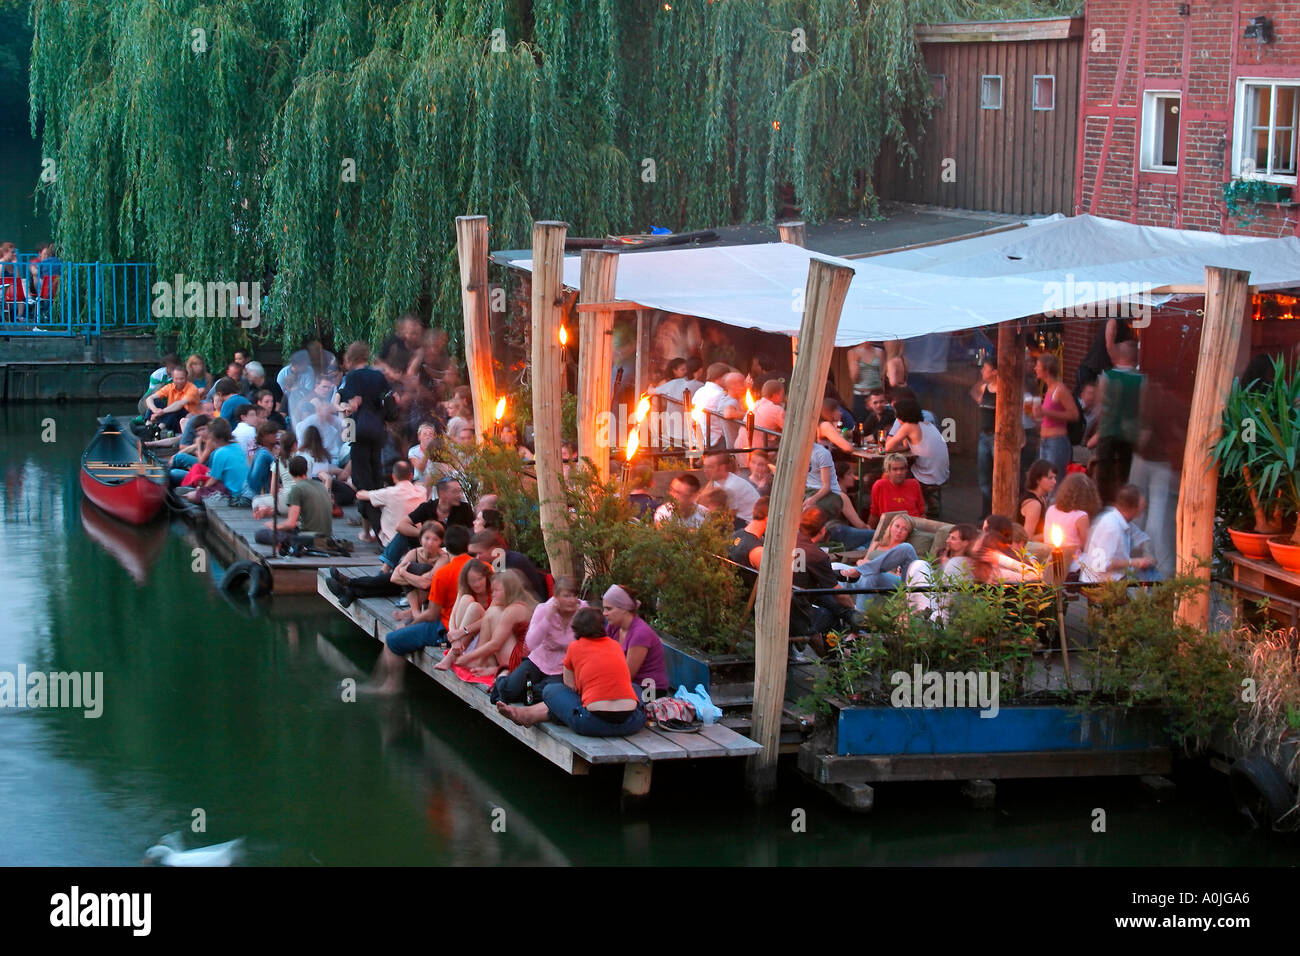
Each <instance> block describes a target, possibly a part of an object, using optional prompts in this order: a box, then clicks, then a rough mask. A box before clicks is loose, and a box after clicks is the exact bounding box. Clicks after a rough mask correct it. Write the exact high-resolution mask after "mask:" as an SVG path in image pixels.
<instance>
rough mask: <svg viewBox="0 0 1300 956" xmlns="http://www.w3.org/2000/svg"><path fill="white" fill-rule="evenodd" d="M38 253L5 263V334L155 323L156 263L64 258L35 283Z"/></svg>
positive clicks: (0, 313) (1, 291) (1, 276)
mask: <svg viewBox="0 0 1300 956" xmlns="http://www.w3.org/2000/svg"><path fill="white" fill-rule="evenodd" d="M34 258H35V257H34V256H32V255H20V256H18V258H17V262H16V263H0V335H18V336H59V335H62V336H71V335H100V334H102V333H104V332H115V331H130V330H139V331H142V332H143V331H147V330H149V329H152V328H153V327H154V324H155V322H154V317H153V313H152V311H151V308H150V306H151V305H152V301H153V300H152V296H151V295H150V289H151V287H152V286H153V270H154V267H153V264H152V263H148V262H63V263H61V264H60V266H59V271H58V273H57V274H51V275H48V276H43V277H40V278H39V279H38V280H37V281H36V282H33V281H32V278H31V270H30V264H31V261H32V259H34Z"/></svg>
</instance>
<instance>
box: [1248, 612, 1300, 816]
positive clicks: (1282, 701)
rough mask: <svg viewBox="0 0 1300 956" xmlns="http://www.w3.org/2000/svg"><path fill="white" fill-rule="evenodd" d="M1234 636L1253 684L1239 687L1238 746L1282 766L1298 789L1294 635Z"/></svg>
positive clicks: (1298, 683)
mask: <svg viewBox="0 0 1300 956" xmlns="http://www.w3.org/2000/svg"><path fill="white" fill-rule="evenodd" d="M1233 637H1234V638H1236V639H1237V640H1238V641H1239V642H1240V646H1241V647H1243V648H1244V657H1245V673H1244V674H1243V675H1242V677H1243V678H1249V679H1250V681H1251V682H1253V686H1251V685H1250V684H1246V682H1245V681H1244V680H1243V681H1240V682H1239V683H1238V691H1239V692H1240V693H1241V694H1242V695H1243V696H1244V697H1245V698H1246V703H1247V707H1246V709H1245V710H1244V711H1243V712H1242V714H1241V715H1240V718H1239V719H1238V720H1237V723H1236V726H1235V727H1234V728H1233V732H1234V735H1235V736H1236V739H1237V744H1238V746H1239V747H1240V748H1241V750H1242V751H1243V752H1245V753H1251V752H1258V753H1261V754H1263V755H1264V756H1265V757H1267V758H1268V759H1270V760H1272V761H1273V762H1274V763H1276V764H1277V765H1278V766H1279V767H1281V768H1283V772H1284V773H1286V775H1287V777H1288V779H1290V781H1291V783H1292V784H1293V785H1295V786H1300V749H1297V748H1296V747H1295V746H1294V742H1295V740H1296V737H1297V735H1300V680H1297V677H1298V676H1300V674H1298V673H1297V669H1296V668H1297V648H1296V636H1295V634H1294V632H1291V633H1288V632H1287V630H1286V629H1281V628H1279V629H1277V630H1273V631H1265V632H1262V633H1261V632H1258V631H1255V630H1252V629H1250V628H1241V629H1239V630H1238V631H1236V632H1235V633H1234V635H1233ZM1246 687H1250V693H1249V694H1247V693H1246ZM1297 799H1298V800H1300V797H1298V798H1297ZM1298 806H1300V804H1298ZM1293 819H1294V818H1293ZM1296 825H1300V821H1296Z"/></svg>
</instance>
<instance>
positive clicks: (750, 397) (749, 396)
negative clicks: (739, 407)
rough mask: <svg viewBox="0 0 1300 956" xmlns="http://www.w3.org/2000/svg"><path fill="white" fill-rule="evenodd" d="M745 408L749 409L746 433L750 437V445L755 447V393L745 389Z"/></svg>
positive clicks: (746, 416) (746, 419)
mask: <svg viewBox="0 0 1300 956" xmlns="http://www.w3.org/2000/svg"><path fill="white" fill-rule="evenodd" d="M745 408H747V409H749V411H748V412H747V413H746V414H745V434H746V435H747V436H748V438H749V447H750V448H753V447H754V393H753V392H751V391H750V390H749V389H745Z"/></svg>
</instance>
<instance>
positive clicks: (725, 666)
mask: <svg viewBox="0 0 1300 956" xmlns="http://www.w3.org/2000/svg"><path fill="white" fill-rule="evenodd" d="M659 638H660V640H662V641H663V644H664V663H665V664H666V665H667V666H668V682H669V683H670V684H672V686H674V687H676V686H677V685H679V684H685V685H686V686H687V687H688V688H689V689H691V690H694V689H695V685H696V684H703V685H704V689H705V690H712V688H713V686H714V685H716V684H744V683H753V681H754V658H752V657H744V656H741V655H740V654H705V653H704V652H703V651H698V650H696V649H694V648H688V647H685V646H683V645H682V644H681V643H679V642H678V641H677V640H676V639H675V638H673V637H670V636H669V635H667V634H662V633H661V634H660V635H659Z"/></svg>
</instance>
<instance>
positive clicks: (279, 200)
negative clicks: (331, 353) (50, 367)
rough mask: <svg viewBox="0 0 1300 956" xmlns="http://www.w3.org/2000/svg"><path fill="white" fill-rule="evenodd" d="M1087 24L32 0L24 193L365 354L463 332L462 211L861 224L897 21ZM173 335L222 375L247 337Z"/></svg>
mask: <svg viewBox="0 0 1300 956" xmlns="http://www.w3.org/2000/svg"><path fill="white" fill-rule="evenodd" d="M1075 6H1077V3H1060V2H1041V3H1031V2H1024V0H1021V2H1011V3H1001V4H996V3H992V4H991V3H978V2H971V0H890V2H881V0H873V2H866V3H827V2H823V0H774V2H771V3H739V2H731V0H728V2H708V0H677V2H675V3H673V4H671V9H670V10H665V9H664V7H665V5H664V4H660V3H629V2H620V0H444V2H442V3H439V4H436V5H434V4H430V3H427V2H422V0H284V2H282V3H268V2H266V0H207V2H200V0H117V2H113V3H85V2H77V0H34V2H33V3H32V23H33V25H34V31H35V39H34V43H33V47H32V58H31V118H32V123H33V129H36V128H37V127H38V126H41V125H42V124H43V135H44V144H43V155H45V156H48V157H53V158H55V159H56V161H57V164H58V169H59V175H58V177H57V179H56V181H55V182H53V183H50V184H42V185H41V187H40V188H39V190H38V195H39V196H40V198H41V199H42V200H43V201H45V202H48V203H49V206H50V215H51V219H52V221H53V222H54V224H55V230H56V238H57V241H58V242H59V244H60V245H61V247H62V248H63V250H64V251H65V254H66V255H67V256H69V257H72V258H104V259H115V260H119V261H120V260H127V259H134V260H144V261H151V262H154V263H155V264H156V265H157V267H158V271H159V274H160V275H164V276H170V275H173V274H175V273H182V274H184V275H185V276H186V277H187V279H197V280H199V281H256V280H261V279H263V278H265V277H271V276H273V278H274V281H273V284H272V285H271V286H270V287H269V288H264V289H263V292H264V293H265V294H266V295H265V299H264V302H263V310H262V315H263V323H264V325H265V326H266V328H265V329H263V331H264V332H269V333H270V334H272V335H273V336H276V337H278V338H279V339H280V340H281V341H282V342H283V343H284V344H286V345H293V346H296V344H297V342H298V340H299V339H300V338H302V337H303V336H305V335H315V334H321V335H323V336H324V337H325V339H326V341H327V342H328V341H331V340H332V341H333V342H334V343H336V344H337V343H339V342H344V341H348V340H350V339H354V338H360V339H368V340H370V341H371V342H372V343H373V342H375V341H376V340H377V339H378V338H379V337H380V335H381V334H382V332H383V330H384V329H385V328H386V326H387V324H388V322H389V321H390V320H391V319H392V318H393V317H395V316H396V315H397V314H398V313H399V312H401V311H403V310H406V309H408V308H411V307H421V308H423V309H424V310H425V311H426V312H428V313H431V314H432V316H433V319H434V321H435V323H437V324H440V325H442V326H444V327H446V328H448V329H449V330H452V329H454V328H455V327H457V326H458V325H459V315H460V312H459V276H458V273H457V269H456V259H455V249H454V241H455V240H454V232H453V228H452V220H453V218H454V217H455V216H457V215H462V214H466V213H481V214H484V215H487V216H488V217H489V220H490V222H491V224H492V244H493V246H494V247H496V248H509V247H518V246H521V245H524V244H526V243H527V242H528V241H529V230H530V227H531V222H532V220H534V219H563V220H566V221H568V222H569V223H571V227H572V232H573V233H575V234H583V235H601V234H604V233H607V232H625V231H629V230H644V229H646V228H647V227H648V226H649V225H651V224H657V225H664V226H668V227H671V228H673V229H678V230H682V229H693V228H701V227H706V226H715V225H720V224H725V223H732V222H737V221H754V220H758V219H771V218H772V217H773V216H774V215H775V214H776V212H777V207H776V197H777V195H778V194H779V192H780V191H781V190H782V189H783V188H784V187H785V186H786V185H787V184H788V185H789V186H791V187H792V188H793V194H794V201H795V202H796V203H798V204H799V205H800V206H802V209H803V215H804V217H805V218H806V219H809V220H812V221H816V220H818V219H820V218H822V217H824V216H828V215H832V214H843V213H870V212H871V211H873V210H874V209H875V204H876V196H875V193H874V190H873V188H872V185H871V177H872V171H873V168H874V165H875V162H876V159H877V157H878V156H879V154H880V151H881V149H882V146H884V145H886V144H888V143H892V145H893V146H894V147H895V149H896V151H897V152H899V154H900V155H902V156H904V157H908V156H910V155H911V152H910V147H909V145H908V141H909V138H910V136H909V132H910V131H909V130H906V129H904V126H903V117H905V116H909V117H910V116H913V115H917V114H922V115H923V114H924V112H925V109H926V104H927V102H928V92H927V90H928V84H927V82H926V78H925V69H924V63H923V62H922V59H921V57H920V54H919V50H918V47H917V44H916V42H915V39H914V34H913V32H912V29H911V27H912V24H914V23H917V22H926V21H936V20H943V19H948V18H954V17H955V18H973V17H988V16H998V15H1003V14H1010V15H1024V14H1038V15H1043V14H1052V13H1058V12H1062V11H1064V10H1068V9H1071V8H1073V7H1075ZM796 30H800V31H803V34H802V43H803V44H805V45H806V48H796V47H798V46H799V44H796V43H795V32H794V31H796ZM195 31H203V33H202V34H201V35H200V34H197V33H196V32H195ZM494 31H502V32H499V33H494ZM2 65H3V60H2V59H0V67H2ZM774 123H777V124H779V127H780V128H779V129H777V128H775V127H774ZM646 160H652V161H653V163H654V176H650V175H649V167H648V165H647V164H646V162H645V161H646ZM349 164H354V165H352V166H351V167H350V166H349ZM349 168H351V169H354V172H355V175H349ZM161 331H162V332H163V333H164V334H166V333H176V334H178V335H179V337H180V342H179V345H180V347H181V348H182V349H184V350H186V351H189V350H196V351H201V352H206V353H207V354H208V355H209V356H210V357H215V356H217V355H225V354H227V353H228V351H229V349H230V348H231V347H232V345H233V344H234V342H235V341H236V340H237V339H238V337H239V335H240V330H239V328H238V325H237V323H234V322H232V321H230V320H202V321H193V320H191V321H185V320H177V319H167V320H163V322H162V329H161Z"/></svg>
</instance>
